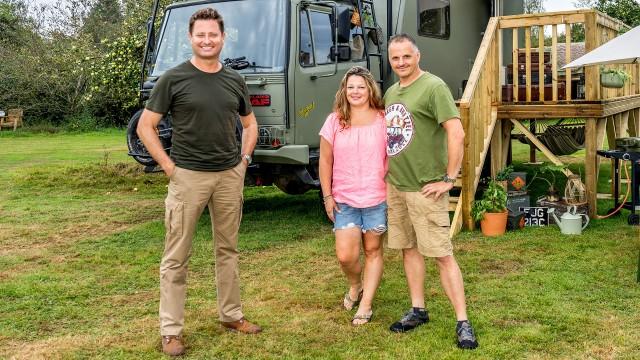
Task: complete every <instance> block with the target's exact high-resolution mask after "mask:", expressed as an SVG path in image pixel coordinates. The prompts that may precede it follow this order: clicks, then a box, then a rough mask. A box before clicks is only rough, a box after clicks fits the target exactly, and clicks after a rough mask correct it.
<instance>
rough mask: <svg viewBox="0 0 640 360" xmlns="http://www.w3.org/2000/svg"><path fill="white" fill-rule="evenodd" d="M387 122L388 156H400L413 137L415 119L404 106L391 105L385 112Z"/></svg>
mask: <svg viewBox="0 0 640 360" xmlns="http://www.w3.org/2000/svg"><path fill="white" fill-rule="evenodd" d="M384 118H385V120H386V122H387V155H389V156H394V155H398V154H399V153H400V152H402V150H404V149H405V148H406V147H407V146H408V145H409V143H410V142H411V138H412V137H413V118H412V117H411V113H410V112H409V110H407V108H406V107H405V106H404V105H402V104H391V105H389V106H388V107H387V109H386V110H385V112H384Z"/></svg>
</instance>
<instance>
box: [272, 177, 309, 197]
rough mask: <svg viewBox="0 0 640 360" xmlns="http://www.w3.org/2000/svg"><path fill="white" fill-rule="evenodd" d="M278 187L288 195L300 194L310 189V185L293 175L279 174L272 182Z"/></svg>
mask: <svg viewBox="0 0 640 360" xmlns="http://www.w3.org/2000/svg"><path fill="white" fill-rule="evenodd" d="M273 183H274V184H275V185H276V187H277V188H278V189H280V190H281V191H282V192H283V193H285V194H289V195H302V194H304V193H306V192H307V191H309V190H311V186H310V185H307V184H305V183H303V182H302V181H300V179H298V178H297V177H296V176H295V175H280V176H278V177H277V178H276V179H275V181H274V182H273Z"/></svg>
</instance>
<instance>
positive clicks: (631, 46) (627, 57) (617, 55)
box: [562, 26, 640, 69]
mask: <svg viewBox="0 0 640 360" xmlns="http://www.w3.org/2000/svg"><path fill="white" fill-rule="evenodd" d="M637 62H640V26H636V27H635V28H633V29H631V30H629V31H627V32H626V33H624V34H622V35H620V36H618V37H615V38H613V39H611V40H610V41H609V42H607V43H604V44H603V45H601V46H599V47H597V48H595V49H593V50H592V51H590V52H588V53H586V54H585V55H583V56H581V57H579V58H577V59H575V60H574V61H572V62H570V63H568V64H567V65H565V66H563V67H562V68H563V69H566V68H575V67H580V66H585V65H606V64H631V63H637Z"/></svg>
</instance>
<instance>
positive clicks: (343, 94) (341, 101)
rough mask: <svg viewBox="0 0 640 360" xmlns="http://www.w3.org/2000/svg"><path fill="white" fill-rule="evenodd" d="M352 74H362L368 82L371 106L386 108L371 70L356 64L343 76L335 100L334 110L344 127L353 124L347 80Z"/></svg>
mask: <svg viewBox="0 0 640 360" xmlns="http://www.w3.org/2000/svg"><path fill="white" fill-rule="evenodd" d="M351 76H360V77H361V78H363V79H364V82H365V84H367V89H368V90H369V106H370V107H372V108H374V109H376V110H382V109H384V103H383V102H382V94H381V91H380V87H378V84H377V83H376V80H375V79H374V78H373V75H371V72H369V70H367V69H365V68H363V67H362V66H354V67H352V68H351V69H349V71H347V73H346V74H344V76H343V77H342V81H340V88H338V92H337V93H336V99H335V101H334V102H333V111H334V112H335V113H336V114H337V115H338V120H339V121H340V127H341V128H342V129H346V128H348V127H349V126H351V106H350V104H349V101H348V100H347V81H348V80H349V78H350V77H351Z"/></svg>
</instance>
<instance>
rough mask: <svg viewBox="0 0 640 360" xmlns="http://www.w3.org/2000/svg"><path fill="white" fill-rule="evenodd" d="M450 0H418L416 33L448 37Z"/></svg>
mask: <svg viewBox="0 0 640 360" xmlns="http://www.w3.org/2000/svg"><path fill="white" fill-rule="evenodd" d="M450 3H451V2H450V0H418V34H419V35H421V36H427V37H435V38H440V39H448V38H449V34H450V32H451V18H450V14H451V7H450Z"/></svg>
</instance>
